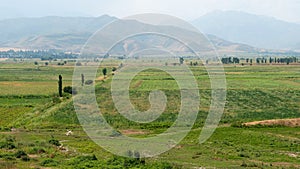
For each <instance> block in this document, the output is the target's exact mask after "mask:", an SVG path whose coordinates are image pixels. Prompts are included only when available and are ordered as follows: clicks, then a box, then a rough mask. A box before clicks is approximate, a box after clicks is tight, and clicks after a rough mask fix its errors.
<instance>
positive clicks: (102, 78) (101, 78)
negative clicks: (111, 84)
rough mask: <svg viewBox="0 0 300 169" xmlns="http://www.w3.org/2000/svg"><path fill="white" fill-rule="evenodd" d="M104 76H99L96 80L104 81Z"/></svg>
mask: <svg viewBox="0 0 300 169" xmlns="http://www.w3.org/2000/svg"><path fill="white" fill-rule="evenodd" d="M104 79H105V78H104V76H99V77H98V78H97V79H96V80H104Z"/></svg>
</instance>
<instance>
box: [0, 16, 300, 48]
mask: <svg viewBox="0 0 300 169" xmlns="http://www.w3.org/2000/svg"><path fill="white" fill-rule="evenodd" d="M116 19H117V18H116V17H112V16H108V15H103V16H100V17H56V16H51V17H41V18H16V19H6V20H0V48H19V49H59V50H64V51H74V52H79V51H80V49H81V47H82V46H83V45H84V44H85V42H86V41H87V39H88V38H89V37H90V36H91V35H92V34H93V33H94V32H96V31H97V30H98V29H100V28H102V27H103V26H104V25H106V24H108V23H110V22H112V21H114V20H116ZM191 23H192V24H193V25H194V26H195V27H197V28H198V29H199V30H200V31H202V32H203V33H205V34H206V35H207V37H208V38H209V39H210V41H211V42H212V43H213V44H214V45H215V46H216V48H217V49H218V50H219V51H220V53H225V54H226V53H259V52H266V51H271V52H283V51H291V50H294V51H297V50H299V51H300V31H299V30H300V25H299V24H296V23H288V22H285V21H280V20H277V19H274V18H271V17H266V16H257V15H252V14H248V13H243V12H237V11H225V12H224V11H216V12H212V13H209V14H206V15H204V16H202V17H200V18H198V19H196V20H194V21H192V22H191ZM130 24H131V26H132V27H140V26H142V25H143V23H140V22H137V21H136V22H132V23H130ZM157 29H161V28H157ZM186 33H187V32H186ZM170 46H172V45H171V44H170ZM173 47H174V48H176V47H178V46H176V45H173Z"/></svg>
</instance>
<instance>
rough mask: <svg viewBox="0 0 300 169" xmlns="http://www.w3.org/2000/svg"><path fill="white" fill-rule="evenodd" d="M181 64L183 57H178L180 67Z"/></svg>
mask: <svg viewBox="0 0 300 169" xmlns="http://www.w3.org/2000/svg"><path fill="white" fill-rule="evenodd" d="M183 62H184V59H183V57H180V58H179V63H180V64H181V65H182V64H183Z"/></svg>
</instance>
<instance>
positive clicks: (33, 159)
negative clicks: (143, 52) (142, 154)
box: [0, 59, 300, 168]
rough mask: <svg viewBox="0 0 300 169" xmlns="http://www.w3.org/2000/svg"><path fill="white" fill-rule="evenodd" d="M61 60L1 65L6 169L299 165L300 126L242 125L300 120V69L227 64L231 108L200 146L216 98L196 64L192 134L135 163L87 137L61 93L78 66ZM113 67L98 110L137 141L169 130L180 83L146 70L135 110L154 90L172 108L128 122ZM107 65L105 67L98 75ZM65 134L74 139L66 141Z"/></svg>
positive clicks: (0, 146)
mask: <svg viewBox="0 0 300 169" xmlns="http://www.w3.org/2000/svg"><path fill="white" fill-rule="evenodd" d="M35 61H37V62H39V63H38V65H35V64H34V62H35ZM58 62H63V61H62V60H59V61H56V62H52V63H49V65H47V66H46V65H45V63H44V62H42V61H40V60H38V59H27V60H25V61H22V62H21V61H14V60H12V59H8V60H3V61H0V89H1V90H0V117H1V119H0V128H1V132H0V168H43V167H49V168H89V167H94V168H133V167H136V168H194V167H201V166H202V167H207V168H299V167H300V163H299V161H300V128H299V125H296V126H293V127H291V126H284V125H270V126H264V125H251V126H244V125H243V124H244V123H246V122H253V121H262V120H271V119H294V118H300V106H299V105H300V104H299V103H300V67H299V65H293V64H290V65H280V66H279V65H253V66H241V65H232V64H230V65H225V67H224V69H225V74H226V81H227V100H226V106H225V111H224V114H223V117H222V119H221V122H220V124H219V127H218V128H217V130H216V131H215V133H214V134H213V135H212V137H211V138H210V139H209V140H208V141H206V142H205V143H203V144H198V137H199V134H200V132H201V127H202V126H203V124H204V121H205V119H206V116H207V114H208V110H209V105H210V101H211V98H210V95H211V90H210V81H209V78H208V74H207V72H206V71H205V69H204V68H203V67H201V66H192V67H190V68H191V70H192V72H193V74H194V76H195V77H196V80H197V83H198V86H199V89H200V90H199V92H200V96H201V105H200V111H199V113H198V118H197V119H196V123H195V124H194V126H193V129H192V131H191V132H190V133H189V134H188V136H187V137H185V138H184V140H182V141H181V142H180V144H179V145H177V146H176V147H175V148H173V149H171V150H170V151H167V152H165V153H163V154H161V155H159V156H157V157H153V158H147V159H142V160H135V159H129V158H123V157H117V156H114V155H112V154H111V153H109V152H107V151H105V150H104V149H102V148H101V147H99V146H98V145H96V144H95V143H93V142H92V141H91V140H90V139H89V137H88V136H87V135H86V134H85V132H84V131H83V129H82V128H81V126H80V124H79V122H78V120H77V117H76V113H75V111H74V108H73V103H72V99H71V95H70V94H64V97H63V98H59V97H58V96H57V81H58V75H60V74H61V75H62V76H63V86H70V85H71V84H72V73H73V66H74V64H75V63H74V62H71V61H67V64H64V65H61V66H58V64H57V63H58ZM112 66H118V65H109V66H106V67H107V68H108V70H109V72H108V77H107V78H99V80H96V84H95V91H96V95H97V101H98V103H99V108H100V110H101V112H102V113H103V115H104V116H105V118H106V120H107V121H108V123H109V124H110V125H112V126H113V127H114V128H115V129H116V130H118V132H120V133H123V134H125V135H130V136H132V137H150V136H155V135H157V134H159V133H162V132H163V131H165V130H166V129H167V128H169V127H170V126H171V125H172V124H173V123H174V121H175V120H176V118H177V113H178V111H179V107H180V94H179V89H178V85H177V84H176V81H175V80H174V79H173V78H172V77H171V76H170V75H169V74H167V73H165V72H162V71H159V70H153V69H150V70H145V71H143V72H140V73H139V74H138V75H137V76H136V77H135V78H134V79H133V80H132V82H131V85H130V96H131V102H132V103H133V105H134V106H135V107H136V108H137V109H139V110H143V111H144V110H147V109H149V107H150V105H149V102H148V95H149V92H150V91H151V90H154V89H160V90H162V91H164V92H165V94H166V96H167V98H168V103H167V106H166V109H165V111H164V112H163V114H162V115H161V116H160V117H159V118H158V119H157V120H155V121H153V122H151V123H148V124H139V123H135V122H131V121H129V120H127V119H126V118H124V117H122V116H121V115H120V114H118V112H117V110H116V108H115V107H114V105H113V101H112V98H111V93H110V89H111V85H110V84H111V78H112V75H111V74H110V73H111V72H110V71H111V68H112ZM102 68H103V67H101V68H99V73H98V76H99V77H101V76H102V75H101V69H102ZM100 79H101V80H100ZM87 80H88V79H87ZM12 128H13V130H11V129H12ZM67 130H72V132H73V133H74V134H73V135H71V136H66V135H65V133H66V131H67ZM19 154H23V155H19ZM25 154H26V155H25ZM143 160H145V163H144V162H143Z"/></svg>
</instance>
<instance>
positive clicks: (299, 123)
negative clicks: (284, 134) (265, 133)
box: [244, 118, 300, 127]
mask: <svg viewBox="0 0 300 169" xmlns="http://www.w3.org/2000/svg"><path fill="white" fill-rule="evenodd" d="M244 125H246V126H254V125H263V126H274V125H280V126H288V127H300V118H295V119H274V120H263V121H253V122H248V123H244Z"/></svg>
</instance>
